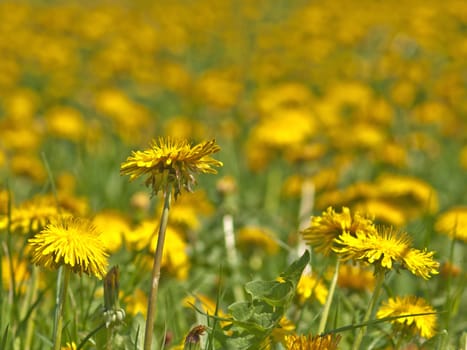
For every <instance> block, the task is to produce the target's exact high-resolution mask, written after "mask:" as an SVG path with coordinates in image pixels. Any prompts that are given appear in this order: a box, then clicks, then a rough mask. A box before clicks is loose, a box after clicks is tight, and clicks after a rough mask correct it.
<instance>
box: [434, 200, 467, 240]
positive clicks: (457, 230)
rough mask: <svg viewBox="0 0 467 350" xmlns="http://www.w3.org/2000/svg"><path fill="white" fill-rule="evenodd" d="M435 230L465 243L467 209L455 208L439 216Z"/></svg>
mask: <svg viewBox="0 0 467 350" xmlns="http://www.w3.org/2000/svg"><path fill="white" fill-rule="evenodd" d="M435 229H436V231H438V232H440V233H443V234H446V235H448V236H450V237H451V238H453V239H458V240H462V241H464V242H467V207H455V208H452V209H450V210H448V211H446V212H444V213H443V214H441V215H440V216H439V218H438V220H437V221H436V223H435Z"/></svg>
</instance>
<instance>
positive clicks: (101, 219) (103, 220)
mask: <svg viewBox="0 0 467 350" xmlns="http://www.w3.org/2000/svg"><path fill="white" fill-rule="evenodd" d="M92 223H93V225H94V226H95V227H96V228H97V230H98V231H99V232H101V236H100V238H101V240H102V242H103V244H104V247H105V249H106V250H107V251H109V252H111V253H113V252H116V251H118V250H119V249H120V247H121V245H122V238H123V236H125V235H126V233H127V232H129V231H130V229H131V228H130V223H129V221H128V219H127V218H126V217H125V216H124V215H122V214H120V213H118V212H116V211H101V212H99V213H97V214H96V216H94V218H93V219H92Z"/></svg>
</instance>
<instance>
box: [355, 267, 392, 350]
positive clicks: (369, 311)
mask: <svg viewBox="0 0 467 350" xmlns="http://www.w3.org/2000/svg"><path fill="white" fill-rule="evenodd" d="M376 276H377V278H376V284H375V290H374V291H373V295H372V297H371V300H370V305H368V308H367V309H366V313H365V316H364V318H363V321H362V323H366V322H368V321H369V320H370V317H371V315H372V314H373V311H374V309H375V307H376V302H377V301H378V299H379V295H380V294H381V289H382V287H383V282H384V277H385V274H384V272H383V271H377V273H376ZM365 333H366V327H362V328H360V329H359V330H358V333H357V336H356V337H355V340H354V343H353V346H352V349H353V350H358V349H360V344H361V343H362V339H363V336H364V335H365Z"/></svg>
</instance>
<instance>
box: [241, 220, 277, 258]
mask: <svg viewBox="0 0 467 350" xmlns="http://www.w3.org/2000/svg"><path fill="white" fill-rule="evenodd" d="M236 241H237V245H238V247H239V248H240V249H242V250H245V251H251V250H264V251H265V252H266V253H268V254H276V253H277V252H278V251H279V245H278V243H277V241H276V239H275V234H274V233H273V232H272V231H270V230H269V229H267V228H264V227H259V226H245V227H242V228H241V229H240V230H239V231H238V233H237V239H236Z"/></svg>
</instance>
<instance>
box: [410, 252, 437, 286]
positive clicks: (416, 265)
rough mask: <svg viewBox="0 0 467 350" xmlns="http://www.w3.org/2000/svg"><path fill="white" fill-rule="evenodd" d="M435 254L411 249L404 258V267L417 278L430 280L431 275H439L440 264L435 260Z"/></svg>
mask: <svg viewBox="0 0 467 350" xmlns="http://www.w3.org/2000/svg"><path fill="white" fill-rule="evenodd" d="M433 255H434V252H427V251H426V250H423V251H422V250H419V249H414V248H412V249H410V250H409V251H408V252H407V254H405V255H404V257H403V258H402V260H403V266H404V267H405V268H406V269H407V270H409V271H410V272H412V273H413V274H414V275H415V276H419V277H423V278H424V279H426V280H427V279H429V278H430V274H431V275H436V274H438V268H439V262H437V261H434V260H433Z"/></svg>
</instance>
